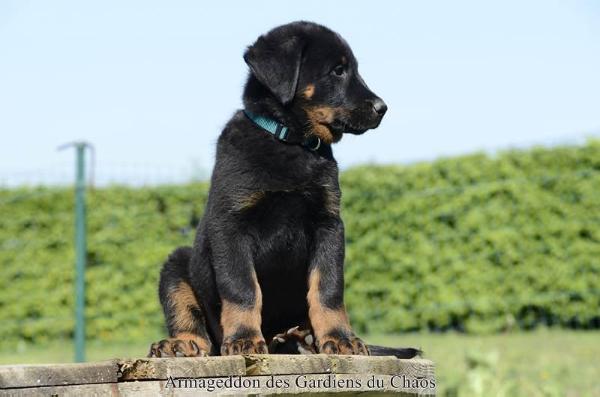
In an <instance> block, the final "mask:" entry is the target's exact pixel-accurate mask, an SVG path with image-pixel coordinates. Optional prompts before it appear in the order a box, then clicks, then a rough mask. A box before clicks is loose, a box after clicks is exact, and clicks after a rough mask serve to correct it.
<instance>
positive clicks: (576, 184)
mask: <svg viewBox="0 0 600 397" xmlns="http://www.w3.org/2000/svg"><path fill="white" fill-rule="evenodd" d="M341 184H342V191H343V200H342V217H343V219H344V222H345V224H346V239H347V250H346V252H347V254H346V284H347V290H346V304H347V307H348V309H349V312H350V316H351V318H352V321H353V323H354V325H355V327H356V328H357V329H358V330H360V331H361V332H365V331H368V332H398V331H409V330H421V329H433V330H446V329H458V330H465V331H468V332H477V333H481V332H494V331H499V330H503V329H507V328H510V327H522V328H531V327H535V326H536V325H538V324H540V323H543V324H547V325H556V326H564V327H572V328H592V327H596V328H597V327H598V326H600V314H599V312H598V307H599V305H600V277H599V276H600V143H599V142H594V141H592V142H590V143H588V144H587V145H585V146H580V147H558V148H551V149H544V148H536V149H533V150H529V151H509V152H505V153H502V154H499V155H497V156H495V157H490V156H486V155H484V154H475V155H470V156H463V157H458V158H450V159H441V160H438V161H435V162H432V163H420V164H415V165H410V166H362V167H358V168H353V169H350V170H348V171H346V172H344V173H342V176H341ZM207 193H208V186H207V185H206V184H189V185H185V186H161V187H147V188H130V187H108V188H101V189H94V190H91V191H88V251H89V252H88V268H87V273H86V281H87V296H86V300H87V305H86V316H87V319H88V323H87V324H88V327H87V335H88V337H89V338H97V339H103V340H114V339H140V338H144V337H145V335H148V334H155V333H156V332H159V330H160V329H161V327H162V324H163V318H162V312H161V310H160V307H159V303H158V298H157V293H156V289H157V280H158V273H159V269H160V266H161V264H162V261H163V260H164V259H165V257H166V256H167V255H168V254H169V252H170V251H171V250H172V249H173V248H175V247H176V246H179V245H184V244H188V245H189V244H191V243H192V241H193V235H194V225H195V224H196V222H197V220H198V218H199V217H201V216H202V212H203V208H204V203H205V201H206V197H207ZM73 199H74V195H73V191H72V189H66V188H42V187H40V188H20V189H4V190H0V266H2V269H3V277H2V278H0V345H5V344H10V343H13V342H15V341H17V340H27V341H31V342H34V343H38V342H44V341H46V340H51V339H56V338H65V337H70V336H71V334H72V332H73V324H74V322H73V300H74V299H73V295H74V286H73V279H74V264H73V263H74V255H73V240H74V237H73V223H74V219H73Z"/></svg>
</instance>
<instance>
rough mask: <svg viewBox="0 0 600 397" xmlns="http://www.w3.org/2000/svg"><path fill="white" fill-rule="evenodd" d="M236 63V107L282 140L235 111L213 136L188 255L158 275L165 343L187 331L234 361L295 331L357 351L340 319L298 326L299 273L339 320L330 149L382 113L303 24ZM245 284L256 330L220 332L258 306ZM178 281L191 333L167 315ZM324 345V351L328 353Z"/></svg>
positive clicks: (316, 29)
mask: <svg viewBox="0 0 600 397" xmlns="http://www.w3.org/2000/svg"><path fill="white" fill-rule="evenodd" d="M244 60H245V61H246V62H247V64H248V65H249V67H250V71H251V72H250V74H249V76H248V80H247V83H246V86H245V90H244V94H243V101H244V106H245V108H246V109H247V110H249V111H251V112H253V113H255V114H259V115H262V116H265V117H269V118H272V119H274V120H276V121H278V122H279V123H281V124H283V125H285V126H287V127H288V128H289V130H290V134H289V138H288V142H282V141H280V140H278V139H276V138H275V137H274V136H272V135H271V134H269V133H268V132H266V131H265V130H263V129H262V128H260V127H258V126H257V125H255V124H254V123H253V122H252V121H251V120H249V119H248V118H247V117H246V116H245V115H244V113H243V112H242V111H238V112H236V113H235V114H234V115H233V117H232V118H231V120H230V121H229V122H228V123H227V125H226V126H225V128H224V129H223V131H222V133H221V135H220V137H219V140H218V144H217V154H216V164H215V167H214V171H213V175H212V179H211V187H210V193H209V197H208V202H207V204H206V210H205V213H204V216H203V218H202V220H201V222H200V224H199V226H198V230H197V235H196V239H195V242H194V247H193V249H189V248H179V249H178V250H176V251H175V253H174V254H173V255H172V256H171V257H170V258H169V260H168V261H167V263H165V266H164V268H163V271H162V272H161V281H160V288H159V294H160V300H161V303H162V304H163V307H164V310H165V316H166V318H167V327H168V329H169V334H170V336H171V337H172V338H177V337H178V334H180V333H182V332H191V333H193V334H195V335H198V336H199V337H202V338H206V339H208V340H209V341H210V345H211V346H212V347H211V348H210V350H211V351H210V352H208V353H211V354H218V352H219V346H221V345H222V344H224V343H225V342H227V343H229V342H231V343H236V341H237V342H239V346H242V347H241V349H242V350H241V351H240V350H235V352H253V351H252V348H253V347H252V346H253V343H255V342H252V341H251V338H255V339H256V338H258V340H259V341H261V340H262V338H263V337H264V339H265V340H266V341H267V342H268V341H270V339H271V338H273V336H274V335H276V334H277V333H280V332H282V331H284V332H285V330H286V329H289V328H291V327H294V326H297V325H300V326H301V327H308V328H309V329H311V330H314V331H315V335H321V338H323V340H322V341H319V340H317V341H316V346H317V350H318V351H321V352H338V351H339V352H344V351H346V352H348V351H349V352H351V353H354V354H358V353H361V352H363V350H361V348H360V346H364V345H362V342H360V340H359V339H358V338H356V337H355V336H354V334H353V332H352V330H351V329H350V328H349V326H345V325H344V323H343V321H342V322H340V324H339V327H338V326H334V327H333V328H331V329H327V330H317V329H314V328H315V322H316V321H320V320H323V319H311V318H309V305H308V303H307V294H308V292H309V275H311V274H316V273H318V275H319V277H320V279H319V280H320V282H319V283H318V293H319V295H318V296H319V297H320V305H322V308H323V310H325V311H326V312H327V313H330V312H331V313H345V308H344V304H343V288H344V276H343V263H344V225H343V222H342V219H341V218H340V215H339V209H338V205H339V199H340V195H341V193H340V189H339V184H338V167H337V163H336V161H335V159H334V158H333V153H332V150H331V143H334V142H337V141H339V140H340V139H341V137H342V134H343V133H344V132H350V133H354V134H360V133H363V132H365V131H366V130H368V129H371V128H376V127H377V126H378V125H379V123H380V121H381V119H382V117H383V114H384V113H385V110H386V107H385V104H384V103H383V101H382V100H381V99H380V98H378V97H377V96H376V95H375V94H373V92H371V91H370V90H369V88H368V87H367V86H366V84H365V83H364V81H363V80H362V78H361V77H360V75H359V74H358V69H357V67H358V65H357V62H356V59H355V58H354V55H353V54H352V51H351V50H350V48H349V46H348V45H347V44H346V42H345V41H344V40H343V39H342V38H341V37H340V36H339V35H337V34H336V33H334V32H332V31H331V30H329V29H327V28H325V27H323V26H320V25H317V24H314V23H309V22H296V23H291V24H288V25H284V26H281V27H278V28H276V29H274V30H272V31H270V32H269V33H267V34H266V35H263V36H261V37H259V38H258V40H257V41H256V42H255V43H254V44H253V45H252V46H250V47H249V48H248V49H247V51H246V53H245V55H244ZM310 136H315V137H319V138H320V139H321V140H322V145H321V147H320V148H319V149H318V150H317V151H311V150H309V149H307V148H306V147H304V146H302V145H300V144H299V143H301V142H303V141H304V140H305V139H306V138H307V137H310ZM255 279H256V280H257V281H258V284H259V285H260V292H261V294H262V308H260V313H261V315H262V322H261V325H260V329H251V328H248V327H246V326H242V325H240V326H239V327H238V328H237V330H235V332H230V334H229V335H223V327H222V324H221V323H222V318H221V315H222V312H223V307H224V306H223V305H224V302H228V303H229V304H230V305H233V306H234V307H236V308H238V310H239V311H242V312H243V311H246V310H248V311H249V310H252V308H253V307H255V305H257V302H258V297H257V293H258V292H257V291H256V290H255V288H254V285H255V284H254V280H255ZM181 282H184V283H187V284H189V285H190V286H191V289H192V290H193V293H194V296H195V298H196V300H197V302H198V304H197V307H190V310H197V311H198V312H199V313H196V314H194V319H195V320H194V321H193V322H192V324H193V325H194V326H193V327H192V328H194V327H195V329H179V328H178V326H177V325H176V321H174V319H175V318H176V316H177V315H179V314H180V313H179V314H178V313H174V312H173V310H174V309H173V308H174V305H173V302H171V297H170V295H169V291H172V288H175V286H176V285H179V284H180V283H181ZM170 288H171V289H170ZM321 327H324V326H321ZM180 328H181V327H180ZM325 331H326V332H325ZM321 342H322V343H321ZM261 343H262V342H261ZM332 344H333V345H334V347H335V349H329V348H328V346H329V347H331V345H332ZM244 346H247V347H248V350H246V348H245V347H244ZM344 349H346V350H344ZM348 349H350V350H348ZM386 349H387V350H386ZM228 352H229V350H227V349H225V350H223V349H221V353H222V354H230V353H228ZM378 352H385V354H392V355H393V354H396V355H401V356H403V357H408V356H410V355H411V354H412V353H414V354H412V355H413V356H414V355H415V354H416V353H417V351H416V350H414V349H413V350H410V349H400V350H394V349H389V348H380V347H376V348H375V349H372V350H371V353H372V354H377V353H378ZM164 354H166V353H164V352H163V355H164ZM167 355H168V354H167Z"/></svg>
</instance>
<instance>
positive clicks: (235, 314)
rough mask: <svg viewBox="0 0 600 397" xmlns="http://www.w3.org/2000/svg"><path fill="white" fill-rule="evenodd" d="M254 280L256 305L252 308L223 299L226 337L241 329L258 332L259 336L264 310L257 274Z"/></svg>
mask: <svg viewBox="0 0 600 397" xmlns="http://www.w3.org/2000/svg"><path fill="white" fill-rule="evenodd" d="M252 277H253V279H254V305H252V307H250V308H245V307H242V306H240V305H237V304H235V303H232V302H228V301H227V300H225V299H223V307H222V308H221V326H222V327H223V335H224V337H227V336H230V335H233V334H234V333H235V332H236V330H237V329H238V328H240V327H242V326H243V327H245V328H250V329H253V330H256V331H257V332H258V334H260V335H261V337H262V334H261V332H260V326H261V320H262V319H261V310H262V292H261V291H260V285H259V284H258V280H257V279H256V273H254V272H253V273H252Z"/></svg>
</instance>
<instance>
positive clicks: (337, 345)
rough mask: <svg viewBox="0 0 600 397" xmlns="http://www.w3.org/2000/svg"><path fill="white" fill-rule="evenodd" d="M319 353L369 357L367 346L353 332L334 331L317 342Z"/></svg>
mask: <svg viewBox="0 0 600 397" xmlns="http://www.w3.org/2000/svg"><path fill="white" fill-rule="evenodd" d="M317 349H318V351H319V353H324V354H353V355H361V356H368V355H369V349H367V345H366V344H365V343H364V342H363V341H362V340H361V339H360V338H358V337H356V336H355V335H354V334H353V333H352V332H339V331H334V332H330V333H328V334H326V335H325V336H324V337H322V338H320V340H318V341H317Z"/></svg>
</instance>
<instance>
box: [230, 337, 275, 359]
mask: <svg viewBox="0 0 600 397" xmlns="http://www.w3.org/2000/svg"><path fill="white" fill-rule="evenodd" d="M267 353H269V351H268V349H267V344H266V343H265V339H264V338H263V337H262V335H261V334H260V333H257V334H255V335H232V336H230V337H226V338H225V339H223V343H222V344H221V355H222V356H231V355H235V354H267Z"/></svg>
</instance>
